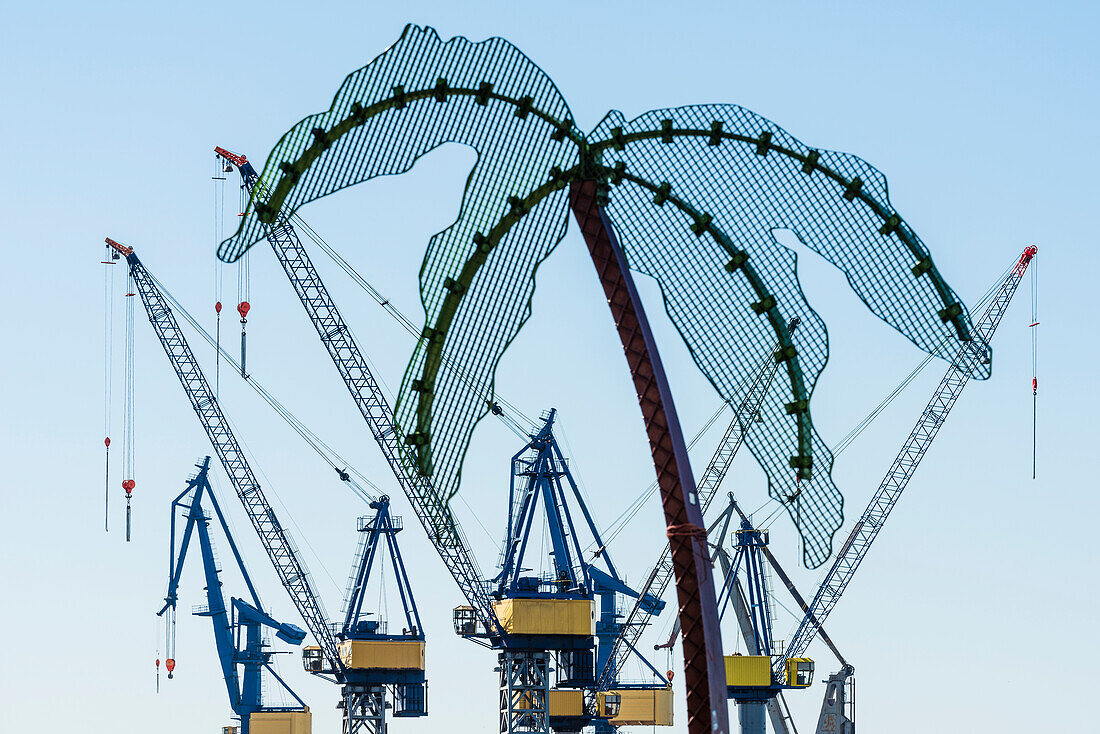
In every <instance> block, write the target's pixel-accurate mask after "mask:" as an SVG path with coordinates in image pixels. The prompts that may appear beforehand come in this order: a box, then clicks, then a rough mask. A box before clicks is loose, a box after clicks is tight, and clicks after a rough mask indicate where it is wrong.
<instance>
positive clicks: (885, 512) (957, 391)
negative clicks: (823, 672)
mask: <svg viewBox="0 0 1100 734" xmlns="http://www.w3.org/2000/svg"><path fill="white" fill-rule="evenodd" d="M1037 251H1038V250H1037V248H1035V247H1034V246H1031V247H1028V248H1027V249H1026V250H1024V252H1023V254H1022V255H1021V256H1020V258H1019V259H1018V260H1017V261H1016V264H1015V266H1014V267H1013V269H1012V271H1011V272H1009V274H1008V275H1007V276H1006V277H1005V279H1004V280H1003V281H1002V282H1001V285H1000V288H999V289H998V290H997V292H996V293H995V295H994V296H993V299H992V300H991V301H990V303H989V305H988V306H987V307H986V309H985V312H984V313H983V314H982V317H981V319H980V320H979V321H978V322H977V323H976V324H975V327H974V331H975V334H976V336H977V339H974V340H971V341H969V342H966V343H964V344H963V345H962V346H961V347H959V350H958V352H956V353H955V357H954V359H952V361H951V366H950V367H948V369H947V374H945V375H944V376H943V379H942V380H941V381H940V384H939V386H938V387H937V388H936V391H935V392H934V393H933V394H932V398H931V400H929V401H928V405H927V406H926V407H925V409H924V412H922V413H921V417H920V418H919V419H918V421H917V424H916V427H915V428H914V429H913V432H912V433H910V434H909V438H907V439H906V440H905V443H904V444H903V445H902V448H901V451H899V452H898V455H897V458H895V459H894V463H893V464H892V465H891V466H890V469H889V470H888V471H887V472H886V476H885V478H884V479H883V480H882V484H880V485H879V488H878V490H877V491H876V492H875V494H874V495H873V496H872V497H871V501H870V502H869V503H868V505H867V509H866V510H864V511H863V515H862V516H861V517H860V519H859V520H858V521H857V522H856V524H855V527H853V528H852V532H851V534H850V535H849V536H848V539H847V540H846V541H845V543H844V545H843V547H842V548H841V550H840V552H839V553H838V554H837V557H836V559H835V560H834V561H833V565H832V567H831V568H830V569H829V572H828V574H826V576H825V580H824V581H822V582H821V586H820V587H819V588H818V590H817V594H816V595H815V596H814V600H813V602H812V603H811V604H810V608H809V609H808V610H807V611H806V615H805V617H803V619H802V622H801V623H800V624H799V626H798V629H797V630H796V631H795V634H794V636H793V637H792V638H791V642H790V644H789V645H788V646H787V651H786V653H785V655H784V656H783V657H782V658H780V659H779V660H778V661H777V662H776V669H777V670H778V669H779V668H780V667H782V666H783V665H784V664H785V663H786V660H787V659H789V658H795V657H799V656H800V655H802V653H804V652H805V651H806V648H808V647H809V645H810V642H812V641H813V639H814V637H815V636H816V635H817V632H818V630H819V629H820V627H821V625H822V624H824V622H825V618H826V617H828V616H829V613H830V612H831V611H832V610H833V607H834V606H835V605H836V603H837V601H839V600H840V596H841V594H843V593H844V589H845V588H847V586H848V583H849V582H850V581H851V580H852V576H853V575H854V574H855V572H856V569H857V568H859V564H860V562H861V561H862V560H863V558H864V556H866V555H867V551H868V550H870V547H871V543H872V542H873V541H874V539H875V537H876V536H877V535H878V533H879V531H880V530H881V529H882V526H883V524H884V523H885V522H886V519H887V517H889V515H890V511H891V510H892V509H893V507H894V505H895V504H896V503H897V501H898V498H899V497H900V496H901V493H902V491H903V490H904V489H905V487H906V485H908V483H909V480H910V479H911V478H912V476H913V474H914V472H915V471H916V469H917V466H918V465H919V464H920V462H921V459H923V458H924V455H925V454H926V453H927V451H928V447H929V445H930V444H931V443H932V439H934V438H935V437H936V434H937V433H939V430H940V427H941V426H942V425H943V422H944V420H946V418H947V414H948V413H949V412H950V411H951V408H952V407H954V405H955V402H956V401H957V400H958V399H959V395H961V394H962V390H963V388H964V387H966V383H967V382H969V381H970V375H972V374H974V372H975V371H976V368H977V367H979V366H980V365H981V364H983V363H984V362H985V361H986V360H988V359H989V348H988V344H989V341H990V340H991V339H992V338H993V334H994V332H996V330H997V327H998V326H999V325H1000V323H1001V318H1002V317H1003V316H1004V313H1005V311H1006V310H1007V309H1008V306H1009V303H1011V301H1012V296H1013V295H1014V294H1015V293H1016V289H1017V288H1018V287H1019V285H1020V281H1021V280H1022V279H1023V276H1024V272H1025V271H1026V270H1027V266H1028V265H1029V264H1030V263H1031V260H1032V258H1033V257H1035V254H1036V252H1037Z"/></svg>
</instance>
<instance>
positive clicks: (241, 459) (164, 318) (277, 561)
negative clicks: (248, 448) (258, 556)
mask: <svg viewBox="0 0 1100 734" xmlns="http://www.w3.org/2000/svg"><path fill="white" fill-rule="evenodd" d="M108 244H110V243H108ZM112 246H114V245H112ZM116 249H118V247H116ZM127 249H129V248H127ZM125 254H126V260H127V263H128V264H129V266H130V273H131V275H132V276H133V279H134V283H135V286H136V288H137V291H138V293H139V295H140V296H141V301H142V304H143V305H144V306H145V311H146V314H147V315H148V317H149V323H150V324H151V325H152V327H153V331H154V332H155V333H156V335H157V338H158V339H159V340H160V344H161V347H162V348H163V349H164V353H165V354H166V355H167V356H168V360H169V361H170V362H171V364H172V368H173V369H174V370H175V372H176V376H177V377H178V378H179V381H180V384H181V386H182V387H183V389H184V392H185V393H186V394H187V397H188V399H189V400H190V402H191V405H192V407H193V408H194V411H195V415H196V416H197V417H198V419H199V422H200V423H202V426H203V429H204V430H205V431H206V435H207V437H208V438H209V439H210V443H211V444H212V446H213V447H214V451H215V453H217V455H218V458H219V459H220V460H221V463H222V466H223V467H224V468H225V472H226V474H227V475H228V476H229V479H230V481H231V482H232V483H233V488H234V489H235V490H236V493H237V496H238V497H239V498H240V500H241V503H242V504H243V505H244V509H245V512H246V514H247V515H248V519H249V520H250V521H251V523H252V526H253V527H254V528H255V530H256V534H257V535H258V536H259V538H260V542H261V544H262V545H263V547H264V550H265V551H266V552H267V555H268V558H269V559H270V560H271V563H272V565H273V566H274V567H275V571H276V572H277V573H278V575H279V579H280V581H281V582H282V584H283V586H284V588H286V590H287V592H288V593H289V594H290V597H291V600H292V601H293V603H294V606H295V607H296V608H297V609H298V613H299V614H301V616H302V620H303V621H304V622H305V624H306V627H307V629H309V631H310V632H311V633H312V634H313V636H314V638H315V639H316V640H317V643H318V644H319V645H320V646H321V649H322V650H323V651H324V653H325V656H326V658H328V659H329V662H330V663H332V665H333V667H334V669H335V670H337V671H340V670H342V665H341V662H340V655H339V650H338V647H337V642H336V638H335V636H334V635H333V633H332V630H331V629H330V628H329V625H328V618H327V616H326V615H325V612H324V609H323V608H322V606H321V601H320V597H319V596H318V595H317V592H316V590H315V589H314V588H313V583H312V580H311V578H310V576H309V572H308V571H307V570H306V568H305V565H304V564H303V562H302V561H301V559H300V558H299V556H298V551H297V548H296V547H295V546H294V543H293V541H292V540H291V538H290V535H289V534H288V533H287V531H286V529H285V528H284V527H283V526H282V524H281V523H280V522H279V519H278V517H277V516H276V515H275V512H274V510H273V509H272V507H271V505H270V504H269V503H268V501H267V498H266V497H265V496H264V493H263V490H262V489H261V488H260V484H259V482H258V480H257V479H256V476H255V474H254V473H253V471H252V467H251V466H250V465H249V464H248V461H247V459H246V458H245V456H244V452H243V451H242V450H241V446H240V444H239V443H238V442H237V438H236V436H234V435H233V432H232V430H231V429H230V428H229V422H228V421H227V420H226V418H225V415H224V414H223V413H222V410H221V406H220V405H219V403H218V400H217V397H216V396H215V394H214V392H213V390H212V389H211V388H210V384H209V383H208V382H207V380H206V377H205V375H204V374H203V372H202V370H201V369H200V367H199V364H198V360H197V359H196V358H195V355H194V352H192V351H191V347H190V345H189V344H188V343H187V340H186V338H185V337H184V335H183V332H182V330H181V329H180V327H179V323H178V322H177V321H176V319H175V316H174V315H173V314H172V309H171V308H170V307H169V305H168V302H167V299H165V297H164V294H163V293H161V291H160V289H159V288H158V287H157V284H156V282H155V279H154V278H153V277H152V275H151V274H150V273H149V271H148V270H147V269H146V268H145V266H144V264H142V262H141V261H140V260H139V259H138V257H137V255H136V254H135V253H134V252H133V251H132V250H130V251H129V252H126V253H125Z"/></svg>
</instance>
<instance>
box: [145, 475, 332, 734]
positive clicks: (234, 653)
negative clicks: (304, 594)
mask: <svg viewBox="0 0 1100 734" xmlns="http://www.w3.org/2000/svg"><path fill="white" fill-rule="evenodd" d="M196 468H197V469H198V473H196V474H195V475H194V476H192V477H190V478H189V479H188V481H187V488H186V489H184V490H183V491H182V492H181V493H180V494H179V495H178V496H177V497H176V498H175V500H173V501H172V522H171V527H172V531H171V541H170V545H169V549H170V551H171V552H170V555H169V565H168V593H167V594H166V595H165V597H164V606H163V607H162V608H161V610H160V611H159V612H157V615H158V616H162V615H164V614H165V613H168V614H169V615H170V616H174V615H175V611H176V604H177V602H178V601H179V583H180V576H181V575H182V574H183V565H184V561H185V560H186V559H187V550H188V548H189V547H190V543H191V539H192V537H196V536H197V538H198V543H199V552H200V553H201V554H202V565H203V571H204V573H205V577H206V600H207V603H206V605H205V606H204V607H200V608H199V609H198V611H196V612H195V613H196V615H198V616H203V617H209V618H210V622H211V624H212V626H213V628H214V642H215V644H216V646H217V650H218V660H219V662H220V664H221V669H222V677H223V678H224V679H225V686H226V690H227V692H228V693H229V705H230V708H232V709H233V713H234V714H236V715H237V716H239V717H240V719H241V732H242V734H249V732H250V731H251V729H252V724H253V722H254V721H255V722H257V723H260V722H262V724H263V726H264V727H267V729H265V730H269V729H270V728H271V727H280V728H281V729H280V730H284V729H285V730H286V731H290V732H295V733H297V732H303V733H306V732H308V731H309V729H310V719H311V715H310V711H309V707H308V706H306V705H305V703H304V702H303V701H302V699H301V698H299V697H298V694H296V693H295V692H294V691H293V690H292V689H291V688H290V686H288V685H287V684H286V682H285V681H284V680H283V679H282V678H281V677H280V676H279V674H278V673H276V672H275V670H274V669H273V668H272V667H271V658H272V656H273V655H274V653H273V652H272V651H271V650H270V649H269V648H268V646H267V645H265V644H264V641H263V636H262V634H261V630H262V628H264V627H267V628H270V629H271V630H273V631H274V632H275V636H276V637H277V638H278V639H280V640H282V641H283V642H286V643H288V644H291V645H300V644H301V643H302V640H304V639H305V636H306V633H305V630H303V629H301V628H300V627H297V626H295V625H293V624H289V623H283V622H279V621H277V620H276V619H275V618H273V617H272V616H271V615H270V614H268V613H267V612H265V611H264V609H263V605H262V604H260V598H259V596H258V595H257V593H256V588H255V586H253V584H252V578H251V577H250V576H249V574H248V570H247V569H246V568H245V566H244V561H243V560H242V559H241V554H240V552H239V551H238V550H237V544H236V542H234V540H233V534H232V533H231V532H230V530H229V526H228V525H227V524H226V522H225V516H224V515H223V514H222V509H221V506H220V505H219V504H218V500H217V497H216V496H215V495H214V491H213V488H212V487H211V486H210V481H209V478H208V472H209V470H210V457H209V456H207V457H205V458H204V459H203V460H202V461H201V462H200V463H199V464H197V465H196ZM206 501H209V504H210V506H211V507H213V509H214V514H215V515H216V516H217V518H218V524H219V525H220V526H221V529H222V532H223V533H224V535H225V539H226V541H227V542H228V543H229V548H230V550H232V552H233V558H234V560H235V561H236V562H237V568H238V569H239V570H240V572H241V576H242V577H243V579H244V583H245V586H247V587H248V593H249V596H251V598H252V603H251V604H250V603H248V602H246V601H245V600H243V599H238V598H236V597H232V598H231V599H230V604H229V605H228V606H227V605H226V602H225V596H224V595H223V594H222V582H221V578H220V574H221V569H219V568H218V563H217V560H216V559H215V554H214V543H213V540H212V539H211V537H210V527H209V526H210V521H211V515H209V514H208V513H207V511H206V510H205V508H204V502H206ZM181 511H182V512H185V513H186V518H187V521H186V524H185V525H184V528H183V533H182V536H181V538H180V543H179V551H178V552H177V551H176V519H177V515H179V514H180V512H181ZM242 631H243V638H244V640H243V645H242V644H241V638H242V634H241V633H242ZM238 668H240V669H241V671H240V672H238ZM264 670H266V671H267V672H268V673H270V674H271V675H272V676H273V677H274V678H275V679H276V680H277V681H278V682H279V684H280V685H281V686H282V687H283V688H284V689H285V690H286V691H287V692H288V693H290V695H291V696H293V697H294V700H295V701H297V702H298V706H296V707H288V706H265V705H264V703H263V700H262V693H261V676H262V673H263V671H264ZM171 675H172V673H171V672H169V677H171Z"/></svg>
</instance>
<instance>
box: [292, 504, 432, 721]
mask: <svg viewBox="0 0 1100 734" xmlns="http://www.w3.org/2000/svg"><path fill="white" fill-rule="evenodd" d="M370 507H371V509H373V510H375V514H374V516H373V517H361V518H359V532H360V533H361V534H362V535H361V542H360V544H359V549H358V552H357V554H356V561H355V565H354V567H353V571H352V574H351V576H350V578H349V584H348V593H347V599H346V609H345V612H344V622H343V625H342V627H341V629H340V632H339V633H337V635H336V637H337V638H338V639H339V640H340V659H341V661H342V662H343V664H344V671H343V682H344V700H343V701H342V702H341V707H342V708H343V709H344V720H345V727H344V733H345V734H356V733H357V732H362V734H386V732H387V731H388V729H387V724H386V711H387V710H388V709H392V710H393V716H394V717H395V718H409V717H419V716H426V715H427V713H428V699H427V691H428V684H427V680H426V678H425V674H424V671H425V664H424V647H425V644H424V628H423V626H422V625H421V623H420V612H419V611H418V610H417V607H416V601H415V600H414V599H413V594H412V586H411V584H410V583H409V575H408V573H407V572H406V570H405V562H404V561H403V560H402V557H401V549H400V547H399V546H398V544H397V533H398V532H400V531H401V530H402V528H403V527H404V523H403V522H402V521H401V518H400V517H397V516H395V515H392V514H390V498H389V497H387V496H385V495H383V496H381V497H379V498H377V499H375V500H373V501H371V503H370ZM383 555H386V556H388V558H389V562H390V567H391V569H392V571H393V576H392V578H393V585H394V586H395V587H396V591H397V596H398V598H399V599H400V601H401V607H402V612H403V615H404V619H405V626H404V627H402V629H401V632H400V634H397V633H391V632H390V631H389V629H388V621H387V620H383V619H369V618H368V617H370V616H371V613H370V612H369V611H366V610H365V609H364V601H365V599H366V593H367V583H368V582H369V581H370V579H371V573H372V571H374V570H375V569H376V568H378V569H380V570H381V566H382V565H383V564H384V563H385V560H380V559H381V557H382V556H383ZM376 563H377V565H375V564H376ZM381 611H382V610H379V612H381ZM303 652H304V654H303V656H302V659H303V661H304V665H305V669H306V670H307V671H309V672H311V673H315V674H321V675H325V674H331V673H333V672H334V671H331V670H329V669H327V668H326V666H325V656H324V652H323V651H322V650H321V648H320V647H307V648H306V649H305V650H304V651H303Z"/></svg>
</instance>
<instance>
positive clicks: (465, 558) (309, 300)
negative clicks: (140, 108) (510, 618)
mask: <svg viewBox="0 0 1100 734" xmlns="http://www.w3.org/2000/svg"><path fill="white" fill-rule="evenodd" d="M217 152H218V154H219V155H222V156H223V157H224V158H225V159H226V160H227V161H229V162H230V163H232V164H233V165H235V166H237V170H238V172H239V173H240V175H241V180H242V186H243V188H244V189H245V190H246V192H247V193H248V194H249V196H250V198H251V200H252V202H253V206H255V205H257V204H262V203H265V200H266V192H265V191H264V187H263V183H262V182H261V181H260V178H259V176H258V175H257V174H256V171H255V169H254V168H253V167H252V165H251V164H250V163H248V162H247V160H246V159H245V158H244V156H235V155H233V154H229V155H227V154H226V153H227V151H225V152H223V151H222V149H217ZM264 234H265V236H266V238H267V240H268V243H269V244H270V245H271V247H272V250H274V252H275V256H276V258H277V259H278V260H279V264H280V265H282V267H283V270H284V271H285V272H286V275H287V278H288V279H289V280H290V282H291V285H292V286H293V287H294V290H295V293H297V295H298V298H299V300H300V301H301V302H302V306H303V307H304V308H305V310H306V313H307V314H308V315H309V318H310V321H311V322H312V323H313V326H314V328H315V329H316V331H317V335H318V336H319V337H320V339H321V342H322V344H324V346H325V349H326V351H327V352H328V353H329V357H330V358H331V359H332V362H333V364H334V365H335V366H336V369H337V370H338V371H339V373H340V376H341V378H343V380H344V384H345V385H346V386H347V388H348V391H349V392H350V393H351V397H352V399H353V400H354V401H355V404H356V406H357V407H358V408H359V411H360V412H361V413H362V415H363V418H364V420H365V421H366V423H367V425H368V427H369V428H370V431H371V434H372V436H373V437H374V440H375V442H376V443H377V444H378V446H379V448H380V449H381V450H382V454H383V455H384V456H385V459H386V462H387V463H388V464H389V466H390V469H391V470H392V471H393V473H394V476H395V478H396V479H397V481H398V483H399V484H400V485H401V488H402V490H403V491H404V492H405V496H406V497H407V498H408V500H409V503H410V504H411V505H412V507H413V511H414V513H415V514H416V516H417V519H418V520H420V523H421V525H423V527H424V530H425V532H426V533H427V535H428V538H429V540H430V541H431V542H432V545H433V546H435V549H436V552H437V553H438V554H439V556H440V558H442V560H443V562H444V564H445V565H446V566H447V569H448V571H450V573H451V575H452V577H453V578H454V579H455V582H456V583H457V584H458V586H459V589H460V590H461V592H462V594H463V596H465V597H466V600H467V602H468V603H469V604H470V606H472V607H473V608H474V609H475V610H476V611H477V614H478V616H479V618H480V619H481V622H482V624H483V625H484V626H485V628H486V629H487V630H489V631H494V630H497V629H499V625H498V623H497V621H496V615H495V614H494V613H493V610H492V605H491V600H490V598H489V596H488V593H487V592H486V590H485V587H484V584H483V583H482V577H481V572H480V571H479V570H478V567H477V564H476V562H475V561H474V558H473V556H472V554H471V553H470V550H469V548H468V547H467V545H466V541H465V539H464V538H463V536H462V530H461V528H460V526H459V524H458V521H457V520H456V519H455V517H454V516H453V515H452V513H451V510H450V507H449V505H448V503H447V502H446V500H444V499H442V498H441V497H440V496H439V494H438V492H437V491H436V489H435V487H434V486H433V485H432V483H431V480H430V479H429V478H427V477H424V476H420V475H415V476H410V473H409V472H408V471H406V469H405V467H406V466H408V465H409V458H408V455H407V453H408V452H407V447H406V446H405V445H404V443H403V442H402V441H401V439H400V435H399V432H398V431H397V430H396V426H395V425H394V422H393V411H392V410H391V409H390V406H389V405H388V403H387V402H386V399H385V396H384V395H383V394H382V391H381V389H380V388H379V386H378V383H377V381H376V380H375V378H374V375H373V373H372V371H371V369H370V366H369V365H368V363H367V361H366V359H365V357H364V356H363V353H362V351H361V350H360V348H359V345H358V344H357V343H356V342H355V340H354V339H353V338H352V336H351V330H350V329H348V328H347V324H346V322H345V321H344V319H343V316H341V314H340V311H339V310H338V309H337V307H336V303H335V302H334V301H333V299H332V297H331V296H330V295H329V293H328V289H327V288H326V286H325V284H324V282H323V281H322V280H321V278H320V276H319V275H318V274H317V271H316V270H315V269H314V267H313V262H312V261H311V260H310V258H309V255H308V254H307V253H306V251H305V248H304V247H303V246H302V243H301V241H300V240H299V238H298V234H297V232H296V231H295V229H294V227H293V225H292V224H291V223H290V220H289V217H288V216H287V215H285V214H284V213H283V212H282V211H278V212H274V213H273V219H272V221H271V222H270V223H269V224H265V225H264Z"/></svg>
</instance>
